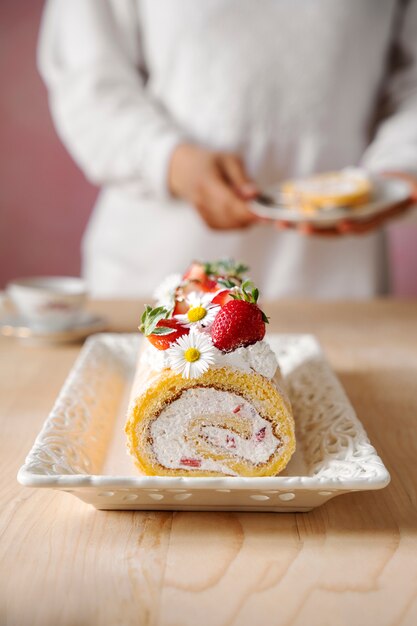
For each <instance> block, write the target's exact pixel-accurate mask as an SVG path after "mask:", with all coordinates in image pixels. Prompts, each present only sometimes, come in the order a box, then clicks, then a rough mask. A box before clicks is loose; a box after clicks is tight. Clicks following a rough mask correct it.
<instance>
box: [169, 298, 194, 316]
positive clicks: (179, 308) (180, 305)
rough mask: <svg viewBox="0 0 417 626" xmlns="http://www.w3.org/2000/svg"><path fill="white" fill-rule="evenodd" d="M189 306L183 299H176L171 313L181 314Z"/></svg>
mask: <svg viewBox="0 0 417 626" xmlns="http://www.w3.org/2000/svg"><path fill="white" fill-rule="evenodd" d="M189 308H190V307H189V306H188V304H187V303H186V301H185V300H176V301H175V306H174V311H173V312H172V315H182V314H183V313H187V311H188V309H189Z"/></svg>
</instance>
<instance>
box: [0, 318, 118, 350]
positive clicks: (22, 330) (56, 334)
mask: <svg viewBox="0 0 417 626" xmlns="http://www.w3.org/2000/svg"><path fill="white" fill-rule="evenodd" d="M106 326H107V321H106V319H105V318H104V317H101V316H100V315H94V313H82V314H81V315H80V317H79V319H78V321H77V322H76V323H75V324H74V325H73V326H71V327H69V328H65V329H62V330H56V329H48V328H44V327H42V328H39V327H36V326H30V325H29V324H28V323H27V322H26V320H24V319H23V318H22V317H21V316H20V315H16V314H15V315H7V316H5V317H2V318H0V334H1V335H3V336H5V337H16V338H17V339H21V340H25V341H28V342H29V341H30V342H36V343H38V342H40V343H68V342H71V341H80V340H81V339H85V338H86V337H88V335H92V334H93V333H98V332H101V331H103V330H105V328H106Z"/></svg>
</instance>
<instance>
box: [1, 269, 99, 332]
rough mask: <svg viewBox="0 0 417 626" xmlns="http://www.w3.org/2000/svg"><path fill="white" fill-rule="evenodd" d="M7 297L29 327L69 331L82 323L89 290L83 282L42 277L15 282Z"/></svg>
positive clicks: (11, 283)
mask: <svg viewBox="0 0 417 626" xmlns="http://www.w3.org/2000/svg"><path fill="white" fill-rule="evenodd" d="M7 293H8V295H9V297H10V299H11V301H12V302H13V304H14V306H15V307H16V309H17V312H18V313H19V314H20V315H21V317H22V318H23V320H24V322H25V323H27V324H28V325H29V326H32V327H36V328H38V329H43V330H65V329H68V328H70V327H71V326H74V325H75V324H76V323H77V322H78V321H79V320H80V318H81V313H82V310H83V307H84V304H85V301H86V297H87V288H86V284H85V282H84V281H83V280H82V279H81V278H73V277H70V276H41V277H36V278H22V279H19V280H13V281H11V282H10V283H9V284H8V285H7Z"/></svg>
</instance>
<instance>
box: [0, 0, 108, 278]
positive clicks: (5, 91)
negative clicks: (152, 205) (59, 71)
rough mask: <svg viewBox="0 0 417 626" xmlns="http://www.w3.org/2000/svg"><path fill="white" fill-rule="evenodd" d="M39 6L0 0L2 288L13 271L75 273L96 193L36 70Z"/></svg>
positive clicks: (29, 0) (31, 0)
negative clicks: (57, 126) (55, 121)
mask: <svg viewBox="0 0 417 626" xmlns="http://www.w3.org/2000/svg"><path fill="white" fill-rule="evenodd" d="M69 1H71V0H69ZM42 6H43V1H42V0H18V1H16V0H1V2H0V81H1V82H0V84H1V91H0V146H1V148H0V288H2V287H3V286H4V285H5V283H6V282H7V281H8V280H9V279H11V278H14V277H16V276H23V275H28V276H30V275H36V274H75V275H76V274H79V271H80V252H79V251H80V239H81V235H82V232H83V230H84V227H85V225H86V222H87V220H88V216H89V213H90V211H91V207H92V205H93V202H94V198H95V195H96V190H95V189H94V188H93V187H91V186H90V185H89V184H88V183H87V182H86V181H85V179H84V176H83V175H82V173H81V172H80V171H79V170H78V169H77V167H76V166H75V165H74V163H73V161H72V160H71V158H70V157H69V156H68V154H67V153H66V151H65V149H64V147H63V146H62V145H61V143H60V141H59V139H58V137H57V136H56V133H55V130H54V128H53V126H52V122H51V119H50V115H49V111H48V103H47V96H46V91H45V88H44V86H43V83H42V82H41V79H40V77H39V75H38V72H37V69H36V57H35V51H36V41H37V35H38V29H39V20H40V16H41V11H42Z"/></svg>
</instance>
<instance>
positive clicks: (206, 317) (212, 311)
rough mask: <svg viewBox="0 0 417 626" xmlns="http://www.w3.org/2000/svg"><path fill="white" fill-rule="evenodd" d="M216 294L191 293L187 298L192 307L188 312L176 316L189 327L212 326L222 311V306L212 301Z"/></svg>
mask: <svg viewBox="0 0 417 626" xmlns="http://www.w3.org/2000/svg"><path fill="white" fill-rule="evenodd" d="M215 295H216V294H212V293H194V292H193V293H190V294H189V295H188V296H187V300H186V302H187V304H188V306H189V307H190V308H189V309H188V311H187V313H183V314H182V315H176V316H175V317H176V318H177V319H178V321H179V322H181V324H182V325H183V326H186V327H187V328H193V327H197V328H202V327H203V328H205V329H207V328H210V326H211V325H212V323H213V322H214V318H215V317H216V315H217V313H218V312H219V311H220V307H219V306H218V305H217V304H213V302H212V300H213V298H214V296H215Z"/></svg>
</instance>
